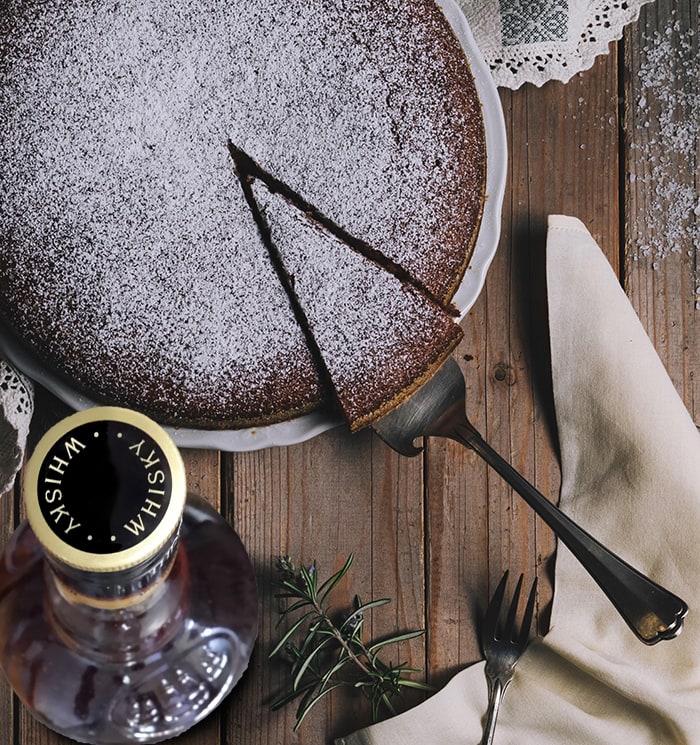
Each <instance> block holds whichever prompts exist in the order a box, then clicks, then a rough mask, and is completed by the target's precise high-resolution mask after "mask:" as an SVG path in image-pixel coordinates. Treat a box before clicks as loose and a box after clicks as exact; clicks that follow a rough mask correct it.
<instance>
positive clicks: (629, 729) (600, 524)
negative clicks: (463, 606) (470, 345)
mask: <svg viewBox="0 0 700 745" xmlns="http://www.w3.org/2000/svg"><path fill="white" fill-rule="evenodd" d="M547 282H548V294H549V313H550V333H551V342H552V373H553V384H554V396H555V404H556V414H557V423H558V428H559V438H560V444H561V452H562V487H561V495H560V505H561V507H562V508H563V509H564V510H565V511H566V512H568V513H569V514H570V515H571V516H572V517H574V519H575V520H577V521H578V522H579V523H580V524H581V525H582V527H584V528H586V529H588V530H589V531H590V532H591V533H592V534H593V535H595V536H596V537H597V538H599V539H601V540H602V541H603V542H604V543H606V544H607V545H608V546H610V547H611V548H612V549H613V550H614V551H615V552H616V553H618V554H619V555H620V556H622V558H624V559H626V560H628V561H630V562H631V563H633V564H634V565H635V566H637V567H638V568H640V569H642V570H643V571H644V572H645V573H647V574H649V575H650V576H651V577H652V578H653V579H655V580H656V581H657V582H659V583H660V584H662V585H664V586H665V587H667V588H668V589H669V590H671V591H673V592H675V593H676V594H677V595H679V596H680V597H682V598H683V599H684V600H685V601H686V602H687V603H688V605H689V607H690V611H689V613H688V616H687V618H686V622H685V628H684V630H683V632H682V633H681V635H680V636H679V637H678V638H676V639H673V640H670V641H663V642H660V643H659V644H657V645H655V646H653V647H647V646H645V645H643V644H642V643H641V642H639V641H638V640H637V639H636V637H635V636H634V635H633V634H632V632H631V631H630V630H629V629H628V628H627V626H626V625H625V623H624V621H622V620H621V618H620V617H619V616H618V615H617V613H616V611H614V609H613V608H612V606H611V605H610V603H609V602H608V600H607V599H606V598H605V596H604V595H603V593H602V592H601V591H600V590H599V588H598V587H597V585H595V584H594V582H593V580H591V579H590V577H589V576H588V574H587V573H586V572H585V571H584V570H583V569H582V568H581V567H580V565H579V564H578V562H577V561H576V560H575V559H574V558H573V556H572V555H571V554H570V553H569V551H568V549H566V548H565V547H564V546H562V545H561V544H560V545H559V548H558V550H557V558H556V566H555V594H554V601H553V608H552V618H551V627H550V631H549V632H548V633H547V634H546V636H545V637H544V638H543V639H540V640H537V641H536V642H534V643H533V644H531V645H530V647H528V649H527V650H526V652H525V654H524V655H523V657H522V658H521V660H520V662H519V664H518V667H517V668H516V674H515V677H514V679H513V682H512V684H511V685H510V687H509V689H508V691H507V693H506V696H505V699H504V701H503V704H502V707H501V712H500V716H499V720H498V724H497V727H496V734H495V739H494V745H516V743H517V745H529V744H530V743H532V744H533V745H534V744H535V743H536V745H564V744H566V745H578V744H579V743H580V745H603V744H605V745H621V744H626V743H630V744H632V743H633V744H634V745H681V744H682V745H691V744H694V743H700V551H699V550H698V543H700V435H699V434H698V432H697V430H696V428H695V425H694V423H693V421H692V420H691V418H690V416H689V414H688V412H687V410H686V409H685V407H684V405H683V403H682V401H681V399H680V398H679V396H678V395H677V393H676V390H675V389H674V387H673V385H672V383H671V381H670V380H669V378H668V376H667V374H666V372H665V370H664V368H663V366H662V364H661V362H660V360H659V358H658V357H657V355H656V352H655V350H654V349H653V347H652V345H651V342H650V341H649V339H648V337H647V336H646V334H645V332H644V329H643V327H642V325H641V324H640V322H639V319H638V318H637V316H636V315H635V313H634V311H633V309H632V307H631V305H630V304H629V302H628V300H627V298H626V296H625V294H624V292H623V291H622V289H621V287H620V285H619V283H618V281H617V277H616V276H615V274H614V272H613V271H612V269H611V267H610V265H609V264H608V262H607V260H606V258H605V256H604V255H603V253H602V252H601V251H600V249H599V248H598V246H597V245H596V243H595V241H594V240H593V239H592V237H591V236H590V234H589V232H588V231H587V230H586V228H585V226H584V225H583V224H582V223H581V222H580V221H579V220H577V219H575V218H571V217H564V216H559V215H556V216H552V217H550V220H549V232H548V239H547ZM486 704H487V684H486V680H485V677H484V670H483V662H482V663H479V664H476V665H473V666H471V667H469V668H467V669H465V670H463V671H462V672H460V673H458V674H457V675H456V676H455V677H454V678H453V679H452V680H451V681H450V683H448V685H447V686H446V687H445V688H444V689H443V690H442V691H440V692H438V693H436V694H435V695H434V696H432V697H431V698H430V699H428V700H427V701H426V702H425V703H423V704H421V705H419V706H417V707H416V708H415V709H412V710H410V711H408V712H407V713H405V714H402V715H400V716H398V717H395V718H393V719H390V720H387V721H385V722H382V723H380V724H377V725H375V726H373V727H371V728H368V729H366V730H363V731H361V732H358V733H356V734H354V735H351V736H348V737H346V738H344V739H340V740H338V741H337V743H338V745H464V744H465V743H478V742H479V741H480V739H481V734H482V724H483V719H484V714H485V711H486Z"/></svg>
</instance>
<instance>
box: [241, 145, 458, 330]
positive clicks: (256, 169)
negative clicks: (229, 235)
mask: <svg viewBox="0 0 700 745" xmlns="http://www.w3.org/2000/svg"><path fill="white" fill-rule="evenodd" d="M227 144H228V150H229V153H230V154H231V158H232V159H233V161H234V164H235V167H236V171H237V173H238V174H239V178H245V177H247V178H248V179H253V180H256V181H261V182H262V183H263V184H265V186H266V187H267V189H268V191H270V192H271V193H273V194H279V195H281V196H283V197H284V198H285V199H287V201H289V202H290V203H291V204H293V205H294V206H295V207H296V208H297V209H298V210H299V211H301V212H303V213H305V214H307V215H308V216H309V218H310V219H311V220H313V221H314V222H316V223H318V224H319V226H322V227H323V228H324V229H325V230H326V231H327V232H328V233H330V234H331V235H333V236H335V237H336V238H337V239H338V240H339V241H341V242H342V243H345V244H346V245H348V246H350V247H352V248H353V249H354V250H355V251H357V252H359V253H361V254H363V255H364V256H366V257H367V258H368V259H370V260H371V261H374V262H375V263H377V264H379V265H380V266H381V267H382V268H383V269H384V270H385V271H387V272H389V273H390V274H393V275H394V276H395V277H396V278H397V279H398V280H399V281H400V282H402V283H404V284H409V285H412V286H414V287H415V288H416V289H417V290H418V291H419V292H421V293H422V294H423V295H426V296H427V297H429V298H430V299H431V300H433V302H435V303H436V304H437V305H440V306H441V307H443V308H444V309H445V311H447V312H448V313H450V314H451V315H453V316H458V315H459V311H458V310H457V308H456V307H455V305H454V304H453V303H452V302H451V301H449V302H445V301H443V300H441V299H440V298H437V297H435V295H434V294H433V293H432V292H431V291H430V290H429V289H428V288H427V287H425V285H423V283H421V282H420V281H419V280H418V279H416V277H415V276H413V275H412V274H411V273H410V272H409V271H407V270H406V269H405V268H404V267H403V266H401V265H400V264H398V263H396V262H395V261H394V260H392V259H390V258H389V257H387V256H385V255H384V254H382V253H381V252H380V251H377V250H376V249H375V248H373V247H372V246H371V245H369V244H368V243H367V242H366V241H363V240H360V239H359V238H357V237H355V236H354V235H352V234H350V233H348V231H347V230H344V229H343V228H342V227H341V226H340V225H338V224H337V223H335V222H334V221H333V220H331V219H330V218H329V217H328V216H327V215H324V214H323V213H322V212H321V211H320V210H318V209H317V208H316V207H315V206H314V205H313V204H311V203H310V202H308V201H307V200H306V199H305V198H304V197H303V196H302V195H301V194H299V193H298V192H296V191H294V189H292V188H291V187H290V186H288V185H287V184H285V183H284V182H283V181H280V180H279V179H278V178H276V177H275V176H273V175H272V174H271V173H269V172H268V171H267V170H265V168H263V167H262V166H261V165H260V164H259V163H257V162H256V161H255V160H254V159H253V158H251V157H250V155H248V154H247V153H246V152H244V151H243V150H242V149H241V148H239V147H237V146H236V145H234V144H233V142H231V140H229V141H228V143H227Z"/></svg>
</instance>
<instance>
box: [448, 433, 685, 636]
mask: <svg viewBox="0 0 700 745" xmlns="http://www.w3.org/2000/svg"><path fill="white" fill-rule="evenodd" d="M446 434H447V433H446ZM448 436H449V437H451V438H452V439H453V440H457V441H458V442H461V443H462V444H463V445H466V446H467V447H469V448H471V449H472V450H474V451H475V452H476V453H477V454H478V455H480V456H481V457H482V458H483V459H484V460H485V461H486V462H487V463H488V464H489V465H490V466H492V467H493V468H494V469H495V470H496V471H497V472H498V473H499V474H500V475H501V476H502V477H503V478H504V479H505V480H506V481H507V482H508V483H509V484H510V485H511V486H512V487H513V489H515V491H517V492H518V494H520V496H521V497H523V499H524V500H525V501H526V502H527V503H528V504H529V505H530V507H532V509H533V510H534V511H535V512H536V513H537V514H538V515H539V516H540V517H541V518H542V519H543V520H544V522H545V523H547V525H549V527H550V528H551V529H552V530H553V531H554V532H555V533H556V535H557V536H558V537H559V539H560V540H561V541H562V542H563V543H564V544H565V545H566V546H567V547H568V548H569V550H570V551H571V552H572V553H573V554H574V556H575V557H576V558H577V559H578V560H579V562H580V563H581V564H582V565H583V567H584V569H586V571H587V572H588V573H589V574H590V575H591V577H592V578H593V579H594V580H595V581H596V583H597V584H598V586H599V587H600V588H601V589H602V590H603V592H604V593H605V594H606V595H607V596H608V598H609V600H610V601H611V602H612V604H613V605H614V606H615V608H616V609H617V611H618V612H619V613H620V615H621V616H622V617H623V618H624V620H625V621H626V623H627V625H628V626H629V627H630V628H631V629H632V631H633V632H634V633H635V634H636V635H637V637H638V638H639V639H640V640H641V641H642V642H644V643H645V644H650V645H651V644H656V643H657V642H659V641H661V640H662V639H672V638H673V637H675V636H678V634H679V633H680V632H681V630H682V628H683V618H684V617H685V615H686V613H687V612H688V606H687V605H686V603H685V602H684V601H683V600H681V598H679V597H677V596H676V595H674V594H673V593H671V592H669V591H668V590H666V589H665V588H663V587H661V586H660V585H658V584H656V582H654V581H653V580H651V579H649V577H647V576H645V575H644V574H642V573H641V572H640V571H639V570H637V569H635V568H634V567H633V566H631V565H630V564H628V563H627V562H625V561H623V560H622V559H621V558H620V557H619V556H617V555H616V554H614V553H613V552H612V551H610V550H609V549H608V548H606V547H605V546H603V544H602V543H600V542H599V541H597V540H596V539H595V538H593V536H591V535H590V534H589V533H587V532H586V531H585V530H583V528H581V527H579V525H578V524H577V523H575V522H574V521H573V520H572V519H571V518H570V517H568V516H567V515H566V514H565V513H564V512H562V511H561V510H560V509H559V508H558V507H557V506H556V505H554V504H552V502H550V501H549V500H548V499H547V498H546V497H545V496H544V495H543V494H541V492H539V491H538V490H537V489H536V488H535V487H534V486H533V485H532V484H531V483H530V482H529V481H528V480H527V479H525V478H524V477H523V476H522V475H521V474H520V473H519V472H518V471H516V470H515V469H514V468H513V467H512V466H511V465H510V464H509V463H508V462H507V461H506V460H504V459H503V458H502V457H501V456H500V455H499V454H498V453H497V452H496V451H495V450H494V449H493V448H492V447H491V446H490V445H489V444H488V443H487V442H486V441H485V440H484V439H483V438H482V437H481V435H480V434H479V433H478V432H477V431H476V430H475V429H474V428H473V426H472V425H471V423H468V424H467V425H464V424H463V423H462V424H460V426H458V427H454V428H453V431H452V432H451V433H450V434H449V435H448Z"/></svg>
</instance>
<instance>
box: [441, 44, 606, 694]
mask: <svg viewBox="0 0 700 745" xmlns="http://www.w3.org/2000/svg"><path fill="white" fill-rule="evenodd" d="M501 98H502V102H503V107H504V112H505V117H506V127H507V131H508V141H509V148H510V156H509V157H510V160H509V171H508V185H507V188H506V194H507V195H508V196H507V198H506V203H505V204H504V219H503V233H502V239H501V242H500V245H499V249H498V252H497V255H496V257H495V259H494V262H493V265H492V267H491V270H490V271H489V275H488V278H487V281H486V286H485V289H484V292H483V294H482V296H481V297H480V298H479V300H478V301H477V303H476V304H475V306H474V308H473V309H472V311H471V312H470V313H469V315H468V316H467V318H466V319H465V321H464V322H463V327H464V330H465V337H466V338H465V341H464V342H463V344H462V347H461V348H460V351H459V354H460V355H461V361H462V365H463V368H464V370H465V375H466V380H467V390H468V402H467V411H468V414H469V416H470V418H471V419H472V421H473V422H474V424H475V425H476V426H477V428H478V429H479V430H480V431H481V433H482V434H483V435H484V436H485V438H486V439H487V441H489V442H490V443H491V444H492V445H493V446H494V447H495V448H496V450H498V451H499V452H500V453H501V454H502V455H503V456H504V457H505V458H506V459H507V460H509V461H510V462H511V463H512V464H513V465H514V466H515V467H516V468H517V469H518V470H520V471H521V472H522V473H523V474H524V475H525V476H526V477H527V478H528V479H529V480H530V481H532V482H533V483H534V484H535V485H536V486H537V487H538V488H539V489H540V490H541V491H542V492H543V493H544V494H546V495H547V496H549V498H551V499H553V500H556V499H557V498H558V491H559V468H558V462H557V460H556V457H555V424H554V419H553V410H552V402H551V379H550V371H549V363H548V345H547V343H546V323H545V322H546V306H545V301H544V299H545V285H544V246H545V238H546V220H547V215H548V214H551V213H564V214H571V215H574V216H576V217H579V218H580V219H582V220H583V221H584V222H585V223H586V225H587V226H588V227H589V229H590V230H591V231H592V233H593V235H594V237H596V239H597V240H598V241H599V242H600V244H601V247H602V248H603V249H604V250H605V252H606V254H607V255H608V257H609V259H610V260H611V263H612V264H613V266H614V267H616V268H617V265H618V245H619V231H618V222H619V214H618V202H619V200H618V180H617V162H618V129H617V59H616V55H615V49H614V48H613V50H612V53H611V54H610V55H608V56H606V57H602V58H600V59H599V60H598V61H597V62H596V64H595V65H594V67H593V68H592V69H591V70H589V71H587V72H585V73H583V74H581V75H578V76H576V77H575V78H574V79H573V80H572V81H571V82H570V83H569V84H567V85H562V84H559V83H550V84H547V85H545V86H543V87H542V88H535V87H533V86H524V87H523V88H521V89H519V90H517V91H502V92H501ZM427 463H428V475H427V485H428V494H429V502H428V515H429V518H428V532H429V544H430V554H429V562H428V563H429V567H430V575H429V600H428V605H429V608H430V609H431V611H430V612H431V619H432V622H431V643H430V665H431V669H433V670H435V671H436V673H435V675H436V680H437V681H438V682H439V683H443V682H446V680H447V679H448V678H449V677H450V675H451V674H452V673H453V672H454V671H455V670H456V669H457V668H458V667H459V666H460V665H463V664H465V663H468V662H471V661H473V660H475V659H478V658H479V656H480V652H479V647H478V641H477V639H476V635H475V624H474V613H475V609H482V610H483V607H484V605H485V602H486V599H487V597H488V593H489V591H490V590H492V589H493V587H494V586H495V583H496V582H497V581H498V579H500V576H501V573H502V571H503V570H504V569H506V568H510V569H511V570H512V571H513V572H524V573H525V574H526V576H527V577H529V578H532V577H533V576H534V575H535V574H537V575H538V576H539V578H540V580H544V581H543V582H542V585H541V591H540V605H541V606H546V605H547V603H548V600H549V598H550V597H551V584H550V582H551V572H550V570H551V567H550V566H549V564H548V561H549V558H550V556H551V554H552V552H553V550H554V547H555V542H554V538H553V536H552V534H551V532H550V531H549V529H548V528H546V526H544V524H543V523H541V522H540V521H539V520H538V519H535V517H534V515H533V514H532V513H531V511H530V510H529V508H528V507H526V506H525V505H524V503H522V501H521V500H520V498H519V497H517V496H515V495H513V493H512V491H511V490H510V488H509V487H508V486H507V485H506V484H505V483H504V482H503V481H502V480H501V479H500V478H499V477H498V476H496V475H495V474H494V473H488V472H487V471H486V470H485V467H484V466H483V465H482V464H479V463H476V459H475V457H474V456H473V455H472V454H470V453H468V452H466V451H462V450H461V449H459V448H458V447H454V446H452V445H451V444H449V443H447V444H445V443H438V442H435V441H434V442H432V443H431V444H430V446H429V451H428V461H427ZM541 616H542V618H541V620H542V621H543V626H546V609H545V610H543V611H542V613H541ZM540 630H541V631H542V630H544V629H543V628H541V629H540ZM437 671H439V672H437Z"/></svg>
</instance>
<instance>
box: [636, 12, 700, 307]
mask: <svg viewBox="0 0 700 745" xmlns="http://www.w3.org/2000/svg"><path fill="white" fill-rule="evenodd" d="M632 82H633V90H634V92H635V100H634V102H633V107H634V108H633V118H632V122H633V130H632V133H631V137H632V142H631V144H630V147H631V148H633V149H636V150H638V151H640V152H638V153H636V156H635V159H636V161H637V162H643V163H644V168H643V171H642V172H631V173H629V174H628V177H629V180H630V184H631V185H632V186H633V189H634V192H635V194H636V195H637V196H636V198H637V199H642V198H643V199H644V200H645V204H644V209H643V210H642V213H643V215H644V224H641V225H632V226H630V229H631V230H632V231H633V234H632V235H631V236H630V238H631V240H632V241H633V247H634V249H635V252H634V255H633V258H634V259H639V258H641V257H647V258H649V259H650V260H651V262H652V264H651V266H652V268H657V267H658V266H659V262H660V261H663V260H664V259H665V258H667V257H668V256H669V255H671V254H681V253H687V255H688V256H689V257H693V256H694V255H697V253H698V252H700V189H699V187H698V167H699V164H698V142H699V140H700V63H699V62H698V40H697V38H696V35H695V33H694V31H693V29H690V28H683V27H682V25H681V23H680V21H679V20H675V21H673V23H672V24H671V25H669V26H668V27H667V28H665V29H662V30H658V31H655V32H654V33H653V34H650V35H649V37H648V38H647V39H646V43H645V44H644V46H643V47H642V50H641V61H640V66H639V69H638V72H637V79H636V80H633V81H632ZM640 156H641V157H640ZM697 271H700V270H697ZM696 284H700V275H697V276H696ZM697 294H698V302H697V303H696V307H697V308H700V287H699V288H698V293H697Z"/></svg>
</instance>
